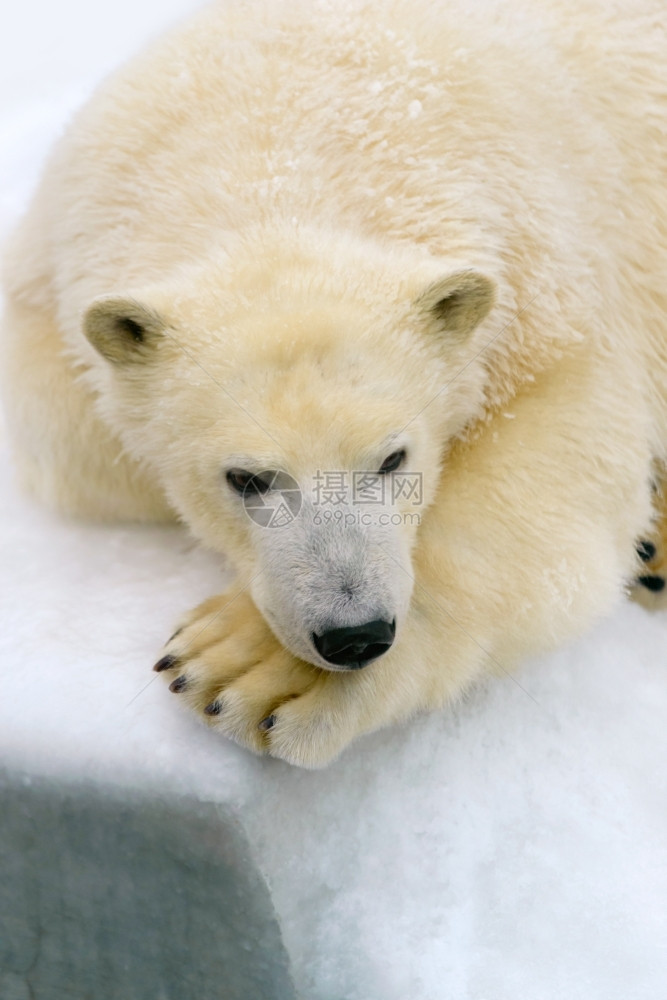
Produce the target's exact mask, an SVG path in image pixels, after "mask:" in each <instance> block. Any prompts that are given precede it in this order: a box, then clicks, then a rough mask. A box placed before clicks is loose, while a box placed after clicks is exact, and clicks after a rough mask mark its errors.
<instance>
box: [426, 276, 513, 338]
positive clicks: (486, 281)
mask: <svg viewBox="0 0 667 1000" xmlns="http://www.w3.org/2000/svg"><path fill="white" fill-rule="evenodd" d="M495 299H496V286H495V284H494V283H493V282H492V281H491V279H490V278H487V277H486V276H485V275H483V274H480V273H479V271H474V270H472V269H470V270H464V271H454V273H453V274H448V275H447V276H446V277H445V278H440V279H438V280H437V281H434V282H433V283H432V284H431V285H429V286H428V288H426V289H425V291H423V292H422V293H421V295H419V296H418V297H417V299H416V300H415V305H416V306H417V307H418V308H419V309H421V310H422V311H423V312H426V313H427V314H428V315H429V316H430V317H431V318H432V319H433V320H435V321H436V323H437V325H438V326H439V328H440V329H441V330H444V331H446V332H447V333H450V334H453V335H454V337H455V338H456V339H457V340H464V339H465V338H466V337H467V336H468V334H470V333H472V331H473V330H474V329H475V327H476V326H478V325H479V324H480V323H481V322H482V320H483V319H485V318H486V316H487V315H488V313H489V312H490V310H491V308H492V307H493V304H494V302H495Z"/></svg>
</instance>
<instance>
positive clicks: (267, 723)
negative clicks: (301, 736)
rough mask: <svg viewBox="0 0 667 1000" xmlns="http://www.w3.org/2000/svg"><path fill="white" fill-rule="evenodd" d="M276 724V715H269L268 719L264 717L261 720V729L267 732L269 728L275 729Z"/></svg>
mask: <svg viewBox="0 0 667 1000" xmlns="http://www.w3.org/2000/svg"><path fill="white" fill-rule="evenodd" d="M275 724H276V717H275V715H268V716H267V717H266V719H262V721H261V722H260V724H259V729H260V730H261V732H263V733H266V732H268V730H269V729H273V727H274V726H275Z"/></svg>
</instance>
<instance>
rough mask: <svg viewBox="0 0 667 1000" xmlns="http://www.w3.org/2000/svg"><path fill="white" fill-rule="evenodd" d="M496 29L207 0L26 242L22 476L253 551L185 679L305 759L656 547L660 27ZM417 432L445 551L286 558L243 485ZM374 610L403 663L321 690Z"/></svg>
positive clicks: (386, 12)
mask: <svg viewBox="0 0 667 1000" xmlns="http://www.w3.org/2000/svg"><path fill="white" fill-rule="evenodd" d="M470 6H471V5H470V4H469V3H459V2H455V0H447V2H446V3H438V4H433V3H431V2H427V0H409V2H408V0H389V2H387V3H382V4H377V3H370V2H368V3H367V2H364V0H330V2H327V0H308V2H305V0H303V2H298V0H297V2H292V0H291V2H287V0H280V2H279V0H257V2H248V3H241V2H239V3H229V4H227V3H218V4H215V5H213V6H212V7H210V8H207V9H206V10H205V11H203V12H202V13H201V14H200V15H199V16H197V17H196V18H195V19H193V20H192V21H191V22H190V23H188V24H186V25H185V26H184V27H182V28H179V29H178V30H176V31H175V32H174V33H173V34H172V35H170V36H169V37H167V38H166V39H165V40H164V41H162V42H161V43H159V44H158V45H156V46H155V47H154V48H153V49H152V50H150V51H149V52H148V53H147V54H146V55H143V56H141V57H140V58H138V59H137V60H136V61H134V62H132V63H131V64H130V65H128V66H127V67H126V68H124V69H123V70H121V72H119V73H118V74H117V75H116V76H115V77H113V78H112V79H111V80H110V81H109V82H108V83H107V84H105V85H104V86H103V87H102V88H101V90H100V91H99V92H98V93H97V95H96V96H95V97H94V98H93V100H92V101H91V102H90V104H89V105H88V106H87V107H86V108H84V110H83V111H82V112H81V113H80V114H79V115H78V117H77V119H76V121H75V122H74V123H73V125H72V127H71V128H70V130H69V131H68V133H67V134H66V135H65V136H64V138H63V139H62V140H61V142H60V143H59V145H58V147H57V149H56V150H55V152H54V154H53V157H52V159H51V161H50V163H49V165H48V167H47V169H46V171H45V174H44V177H43V180H42V183H41V185H40V188H39V190H38V192H37V194H36V196H35V198H34V201H33V203H32V205H31V207H30V209H29V211H28V213H27V215H26V217H25V219H24V220H23V222H22V224H21V225H20V227H19V229H18V230H17V232H16V233H15V235H14V237H13V239H12V241H11V243H10V246H9V249H8V252H7V254H6V264H5V289H6V294H7V302H8V305H7V312H6V317H5V324H4V326H5V335H4V341H3V344H4V346H3V350H4V357H3V363H2V373H3V380H4V396H5V404H6V408H7V412H8V421H9V425H10V429H11V433H12V437H13V442H14V452H15V457H16V462H17V466H18V469H19V472H20V475H21V477H22V479H23V481H24V482H25V484H26V486H27V487H28V488H29V489H31V490H32V491H33V492H35V493H36V494H37V495H39V496H41V497H42V498H44V499H45V500H46V501H48V502H49V503H52V504H54V505H57V506H58V507H60V508H62V509H64V510H68V511H71V512H74V513H78V514H80V515H83V516H94V517H105V518H114V517H122V518H134V519H169V518H174V517H179V518H180V519H181V520H183V521H184V522H185V523H187V524H188V525H189V527H190V528H191V530H192V531H193V532H194V533H195V534H196V535H197V537H199V538H200V539H201V540H202V541H203V542H204V543H206V544H207V545H209V546H211V547H212V548H215V549H218V550H220V551H225V552H227V553H228V554H229V555H230V556H231V557H232V558H233V560H234V561H235V563H236V565H237V568H238V571H239V577H238V583H237V585H236V587H235V589H234V591H232V592H231V593H230V594H226V595H222V596H221V597H219V598H213V599H212V601H209V602H207V604H206V605H205V606H202V607H201V608H199V609H197V611H195V612H194V613H193V615H192V616H191V617H190V618H189V619H188V620H187V621H186V622H185V624H184V626H183V628H182V629H181V630H180V632H179V633H178V634H177V635H176V636H175V638H174V639H173V640H172V641H171V643H170V644H169V646H168V647H167V651H166V652H167V654H168V655H167V658H166V659H163V660H162V661H161V662H160V664H159V666H160V667H161V669H163V670H164V673H165V676H168V677H169V679H170V681H171V682H172V688H173V689H174V690H176V691H177V692H179V693H180V694H181V696H182V697H183V698H184V699H185V700H187V701H189V702H190V704H191V705H192V706H193V707H194V708H195V709H196V710H197V711H199V712H203V710H204V709H207V712H205V713H204V717H205V718H207V720H208V721H209V722H210V723H211V725H213V726H215V727H217V728H218V729H219V730H220V731H221V732H223V733H226V734H227V735H230V736H232V737H234V738H236V739H238V740H240V741H241V742H243V743H244V744H245V745H247V746H250V747H251V748H253V749H255V750H258V751H268V752H269V753H271V754H274V755H275V756H279V757H283V758H284V759H286V760H289V761H292V762H294V763H298V764H302V765H307V766H317V765H321V764H323V763H326V762H327V761H328V760H330V759H331V758H332V757H334V756H335V755H336V754H338V753H339V752H340V751H341V749H342V748H343V747H344V746H345V745H346V744H347V743H348V742H349V741H350V740H351V739H353V738H354V737H355V736H357V735H358V734H360V733H362V732H364V731H368V730H371V729H374V728H377V727H378V726H382V725H386V724H388V723H390V722H392V721H396V720H398V719H401V718H405V717H407V716H409V715H410V714H411V713H414V712H415V711H417V710H422V709H428V708H433V707H436V706H440V705H443V704H445V703H446V702H447V701H448V700H451V699H452V698H454V697H456V696H458V695H459V694H460V693H461V692H462V691H463V690H464V689H465V687H466V686H467V685H468V684H469V683H470V682H472V681H473V680H474V679H476V678H478V677H479V676H480V675H482V674H483V673H484V672H488V671H495V670H507V669H510V668H511V667H512V666H514V665H515V664H516V663H517V662H518V661H519V660H520V659H521V658H522V657H524V656H526V655H527V654H529V653H534V652H537V651H541V650H545V649H548V648H550V647H552V646H553V645H554V644H557V643H560V642H562V641H564V640H566V639H568V638H569V637H571V636H574V635H576V634H577V633H579V632H581V631H582V630H583V629H585V628H587V627H588V626H590V624H591V623H592V622H594V621H595V620H596V619H599V618H600V617H601V616H603V615H605V614H607V613H608V612H609V610H610V609H611V608H612V607H613V605H614V602H615V601H616V600H617V599H618V598H619V596H620V595H621V594H622V593H623V592H624V590H626V589H627V586H628V584H629V582H630V581H632V580H633V579H634V578H635V577H636V576H638V575H639V574H640V573H641V572H642V569H641V568H640V567H641V565H642V564H641V563H640V561H639V559H638V556H637V555H636V552H635V546H636V543H637V542H638V540H640V539H642V538H649V537H654V538H658V539H659V538H660V537H661V531H662V529H661V528H656V526H655V525H656V519H657V513H656V510H655V508H654V504H655V502H656V498H657V497H658V496H659V494H657V493H656V492H655V490H654V489H653V488H652V483H654V482H655V480H656V470H657V474H658V477H659V476H660V475H661V470H662V469H663V467H664V463H665V460H666V458H667V330H666V323H667V285H666V283H665V274H667V259H666V258H667V254H666V251H667V185H666V184H665V178H666V177H667V152H666V150H667V143H666V140H665V136H666V135H667V69H666V67H667V60H665V57H664V54H665V51H667V37H666V31H665V27H664V24H665V18H664V8H663V5H662V4H661V3H659V2H652V0H640V2H639V3H635V4H632V5H628V4H627V3H618V4H613V3H612V4H608V3H602V2H601V0H599V2H593V0H584V2H583V3H576V4H575V3H573V2H552V3H541V4H539V5H532V6H530V5H528V4H525V3H521V2H520V0H510V2H506V0H497V2H493V0H491V2H484V3H481V2H480V3H479V4H477V5H476V6H475V8H474V9H472V10H471V9H470ZM137 331H138V332H137ZM391 442H394V446H398V445H400V447H404V448H405V449H406V451H407V455H408V459H407V460H408V463H409V468H410V469H411V470H412V471H413V472H420V473H421V474H422V475H423V484H424V496H423V504H422V507H421V509H420V516H421V523H420V524H419V525H417V526H416V525H415V524H414V522H413V520H411V519H410V518H408V517H407V514H408V513H409V512H410V511H409V508H408V506H407V505H404V506H403V507H401V508H400V513H401V514H402V515H405V517H404V519H403V521H402V522H401V524H400V525H398V526H394V527H392V529H391V530H388V529H387V530H384V529H383V530H382V531H380V530H379V529H378V528H377V525H376V526H375V527H373V528H369V529H368V530H365V529H364V530H362V529H360V528H358V527H355V528H354V533H350V532H351V530H352V529H349V530H347V533H346V532H345V531H340V532H336V531H334V530H333V529H330V530H329V531H328V534H327V532H322V533H320V534H319V535H318V534H317V532H316V531H315V530H314V527H313V524H312V521H313V518H312V517H311V518H310V520H308V519H307V518H305V517H304V516H303V515H302V517H301V520H300V521H299V523H298V525H297V526H296V527H292V529H291V532H292V533H291V534H290V533H289V532H287V533H284V534H282V535H281V534H279V532H280V530H281V529H275V531H273V532H271V531H269V530H267V529H261V528H258V527H257V526H256V525H253V524H252V523H251V521H250V520H249V518H248V517H247V516H246V513H245V512H244V510H243V507H242V504H240V503H239V498H238V497H236V496H234V495H233V494H232V492H231V491H230V490H229V489H228V487H227V485H226V482H225V478H224V471H225V469H229V468H230V467H239V466H240V467H244V468H245V467H247V466H248V465H249V464H252V463H254V466H253V467H254V468H256V469H259V470H261V469H262V468H264V469H284V470H286V471H287V472H288V473H289V474H290V475H291V476H293V477H294V478H295V479H296V480H297V481H298V483H299V484H300V486H301V488H302V490H303V491H304V495H305V494H306V492H307V489H308V483H309V482H310V481H311V479H312V477H313V476H314V475H315V474H316V473H317V472H319V471H321V470H343V471H348V472H352V471H354V470H358V469H362V470H363V469H369V468H371V469H376V468H378V467H379V465H380V464H381V462H382V461H383V459H384V458H385V456H386V453H387V452H388V451H391V450H392V447H390V444H391ZM397 443H398V444H397ZM383 449H384V450H383ZM347 507H349V504H347V506H346V509H347ZM310 513H311V514H312V511H311V512H310ZM376 513H377V514H378V517H379V515H380V514H381V511H380V512H376ZM295 523H296V522H295ZM662 537H663V538H664V534H663V535H662ZM662 562H663V557H662V555H661V554H660V553H658V555H657V556H656V559H655V560H654V565H655V566H660V565H662ZM339 571H340V572H341V573H343V571H344V574H347V577H349V576H350V574H352V575H353V576H354V579H355V581H356V582H355V586H356V587H357V590H358V592H359V594H360V595H361V596H359V598H358V602H357V603H356V604H355V603H354V599H352V598H351V599H350V602H348V604H344V603H343V602H342V598H341V596H340V594H341V593H342V589H346V592H347V591H350V592H351V589H350V586H348V583H346V584H345V587H344V588H342V589H340V588H339V589H336V588H338V584H337V583H336V582H335V581H336V580H337V573H339ZM643 571H644V572H645V569H644V570H643ZM347 577H346V579H347ZM348 582H349V581H348ZM660 600H661V598H660V597H659V595H657V596H655V600H654V603H659V602H660ZM663 603H664V602H663ZM376 606H377V608H382V609H384V610H383V612H382V613H383V614H385V616H387V615H391V614H395V616H396V618H397V629H398V634H397V639H396V642H395V644H394V646H393V647H392V649H391V650H390V651H389V652H388V653H387V654H385V655H384V656H383V657H382V658H381V659H379V660H377V661H376V662H375V663H373V664H371V665H370V666H368V667H366V668H365V669H363V670H359V671H354V672H345V671H340V672H332V671H330V670H325V669H322V668H323V666H324V664H323V663H322V662H321V661H320V660H318V657H317V655H316V654H315V652H314V650H312V649H309V633H310V631H312V630H313V629H315V631H316V630H317V627H320V626H322V623H323V622H324V621H325V618H326V616H327V615H328V614H329V613H331V615H332V616H333V617H332V619H331V620H332V621H334V623H335V624H338V625H340V624H341V623H342V622H344V621H347V620H349V621H350V622H353V623H355V622H360V621H364V620H365V619H367V618H368V617H373V616H374V615H375V611H374V608H376ZM378 613H379V612H378ZM346 616H347V618H346ZM314 622H319V623H320V625H319V626H315V625H313V623H314ZM309 623H310V624H309ZM307 661H309V662H307Z"/></svg>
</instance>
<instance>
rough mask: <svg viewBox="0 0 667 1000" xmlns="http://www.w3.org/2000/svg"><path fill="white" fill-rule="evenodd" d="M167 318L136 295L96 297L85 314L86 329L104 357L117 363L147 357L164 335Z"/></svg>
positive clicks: (87, 335) (91, 341)
mask: <svg viewBox="0 0 667 1000" xmlns="http://www.w3.org/2000/svg"><path fill="white" fill-rule="evenodd" d="M164 328H165V324H164V322H163V321H162V320H161V319H160V317H159V316H158V314H157V313H156V312H154V311H153V310H152V309H150V308H149V307H148V306H145V305H142V304H141V302H137V301H136V299H131V298H119V297H117V296H105V297H104V298H100V299H96V300H95V301H94V302H93V304H92V305H91V306H90V307H89V308H88V309H87V311H86V313H85V314H84V317H83V332H84V333H85V335H86V337H87V338H88V340H89V341H90V343H91V344H92V345H93V347H94V348H95V350H97V351H99V353H100V354H101V355H102V357H104V358H106V359H107V360H108V361H112V362H113V363H114V364H129V363H134V362H137V361H147V360H148V358H149V357H150V356H151V355H152V354H153V349H154V347H155V345H156V343H157V342H158V341H159V340H160V338H161V337H162V331H163V330H164Z"/></svg>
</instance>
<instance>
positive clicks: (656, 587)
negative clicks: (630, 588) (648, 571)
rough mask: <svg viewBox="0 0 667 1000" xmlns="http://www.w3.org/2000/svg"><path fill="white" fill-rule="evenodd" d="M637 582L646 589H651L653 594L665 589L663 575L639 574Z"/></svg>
mask: <svg viewBox="0 0 667 1000" xmlns="http://www.w3.org/2000/svg"><path fill="white" fill-rule="evenodd" d="M637 583H641V585H642V587H646V589H647V590H652V591H653V593H654V594H659V593H660V591H661V590H664V589H665V578H664V576H640V577H639V579H638V580H637Z"/></svg>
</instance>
